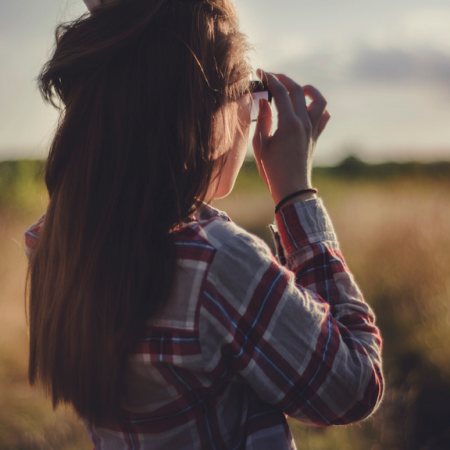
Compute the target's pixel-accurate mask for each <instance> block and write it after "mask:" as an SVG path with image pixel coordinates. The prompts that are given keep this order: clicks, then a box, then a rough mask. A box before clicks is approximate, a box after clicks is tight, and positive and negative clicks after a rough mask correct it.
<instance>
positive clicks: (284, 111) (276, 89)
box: [257, 70, 295, 121]
mask: <svg viewBox="0 0 450 450" xmlns="http://www.w3.org/2000/svg"><path fill="white" fill-rule="evenodd" d="M257 74H258V76H259V77H260V79H261V80H264V81H265V82H266V83H267V86H268V88H269V91H270V93H271V94H272V97H273V99H274V101H275V106H276V108H277V111H278V117H279V119H281V120H283V121H290V120H292V119H295V112H294V108H293V106H292V102H291V98H290V96H289V92H288V90H287V89H286V87H285V86H284V85H283V83H281V82H280V81H279V80H278V79H277V77H276V76H275V75H274V74H272V73H269V72H263V71H262V70H258V71H257Z"/></svg>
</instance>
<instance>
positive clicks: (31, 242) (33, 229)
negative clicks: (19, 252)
mask: <svg viewBox="0 0 450 450" xmlns="http://www.w3.org/2000/svg"><path fill="white" fill-rule="evenodd" d="M44 219H45V214H44V215H43V216H42V217H41V218H40V219H39V220H38V221H37V222H36V223H34V224H33V225H31V226H30V227H28V228H27V230H26V231H25V253H26V255H27V257H28V259H30V256H31V254H32V253H33V250H34V249H35V247H36V245H37V243H38V241H39V236H40V234H41V231H42V227H43V226H44Z"/></svg>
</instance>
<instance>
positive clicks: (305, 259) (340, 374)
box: [200, 200, 383, 425]
mask: <svg viewBox="0 0 450 450" xmlns="http://www.w3.org/2000/svg"><path fill="white" fill-rule="evenodd" d="M277 222H278V227H279V233H280V237H281V242H282V245H283V248H284V251H285V255H286V259H287V266H288V267H289V268H290V269H291V270H288V269H286V268H285V267H283V266H280V265H279V264H278V262H277V261H275V259H274V258H273V256H272V255H271V253H270V250H269V249H268V248H267V246H266V245H265V244H264V243H262V242H261V241H260V240H259V239H257V238H256V237H254V236H252V235H249V234H248V233H245V232H243V231H242V230H239V229H238V228H237V227H235V226H234V225H233V224H229V225H227V227H228V228H230V230H229V231H230V234H231V233H232V234H233V237H232V238H230V239H228V240H227V241H226V242H225V244H224V245H223V246H222V247H221V248H219V249H218V251H217V254H216V255H215V258H214V262H213V264H212V266H211V268H210V273H209V275H208V283H207V284H206V285H205V291H204V295H203V300H202V305H201V310H200V340H201V347H202V356H203V361H204V367H205V371H206V372H208V373H209V374H210V376H211V378H212V379H213V380H217V382H218V383H220V382H221V381H223V382H226V380H229V379H230V377H232V376H233V374H236V373H239V374H240V375H241V376H242V377H243V378H244V379H245V380H246V381H247V382H248V383H249V385H250V386H251V388H252V389H253V390H254V391H255V392H256V393H257V394H258V396H259V397H260V398H261V399H262V400H264V401H265V402H267V403H270V404H272V405H274V406H275V407H277V408H279V409H280V410H282V411H284V412H285V413H287V414H289V415H291V416H293V417H296V418H297V419H299V420H301V421H302V422H304V423H308V424H313V425H332V424H335V425H343V424H348V423H351V422H355V421H358V420H361V419H363V418H365V417H367V416H368V415H369V414H370V413H371V412H372V411H373V410H374V409H375V408H376V406H377V405H378V404H379V402H380V399H381V395H382V391H383V378H382V374H381V369H380V367H381V340H380V336H379V333H378V330H377V328H376V327H375V325H374V315H373V313H372V311H371V309H370V308H369V306H368V305H367V304H366V303H365V302H364V300H363V298H362V295H361V292H360V291H359V289H358V287H357V286H356V284H355V282H354V280H353V277H352V275H351V274H350V272H349V271H348V268H347V266H346V264H345V261H344V259H343V257H342V255H341V253H340V251H339V246H338V243H337V241H336V237H335V235H334V232H333V229H332V226H331V223H330V221H329V219H328V216H327V214H326V211H325V210H324V208H323V206H322V204H321V201H320V200H310V201H304V202H297V203H294V204H292V205H289V206H287V207H286V208H284V209H283V210H282V211H281V212H280V213H278V214H277ZM232 227H235V228H234V229H232ZM215 239H216V240H217V241H219V240H222V237H221V236H215Z"/></svg>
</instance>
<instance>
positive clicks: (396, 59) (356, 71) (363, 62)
mask: <svg viewBox="0 0 450 450" xmlns="http://www.w3.org/2000/svg"><path fill="white" fill-rule="evenodd" d="M347 73H348V75H349V77H350V78H351V79H352V80H355V81H363V82H376V83H378V82H380V83H389V84H397V83H405V82H408V83H410V82H412V83H416V84H417V83H418V84H426V85H436V84H437V85H438V86H440V87H448V88H450V55H449V54H447V53H444V52H439V51H436V50H422V49H419V50H417V51H405V50H402V49H385V50H378V49H371V48H365V49H361V50H360V51H358V52H357V54H356V55H355V57H354V59H353V61H352V62H351V63H350V64H349V66H348V68H347Z"/></svg>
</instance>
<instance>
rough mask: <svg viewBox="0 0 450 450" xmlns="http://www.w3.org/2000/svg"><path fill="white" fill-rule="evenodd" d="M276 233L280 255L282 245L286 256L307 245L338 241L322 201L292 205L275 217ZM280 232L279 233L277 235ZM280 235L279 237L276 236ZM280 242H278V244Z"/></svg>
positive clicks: (314, 200) (300, 202)
mask: <svg viewBox="0 0 450 450" xmlns="http://www.w3.org/2000/svg"><path fill="white" fill-rule="evenodd" d="M275 222H276V227H277V230H275V229H274V227H273V228H272V232H274V237H275V242H276V245H277V250H278V254H279V255H280V250H281V249H280V248H278V247H279V246H280V244H281V247H282V249H283V252H282V254H283V259H284V256H286V257H287V255H289V254H290V253H293V252H295V251H296V250H299V249H300V248H302V247H305V246H306V245H309V244H313V243H316V242H323V241H337V239H336V235H335V233H334V230H333V225H332V224H331V220H330V218H329V217H328V213H327V211H326V210H325V207H324V206H323V204H322V200H321V199H312V200H306V201H299V202H295V203H291V204H290V205H287V206H285V207H284V208H282V209H281V210H280V211H279V212H278V213H277V214H276V215H275ZM277 231H278V233H277ZM276 234H278V236H276ZM277 241H278V242H277Z"/></svg>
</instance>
